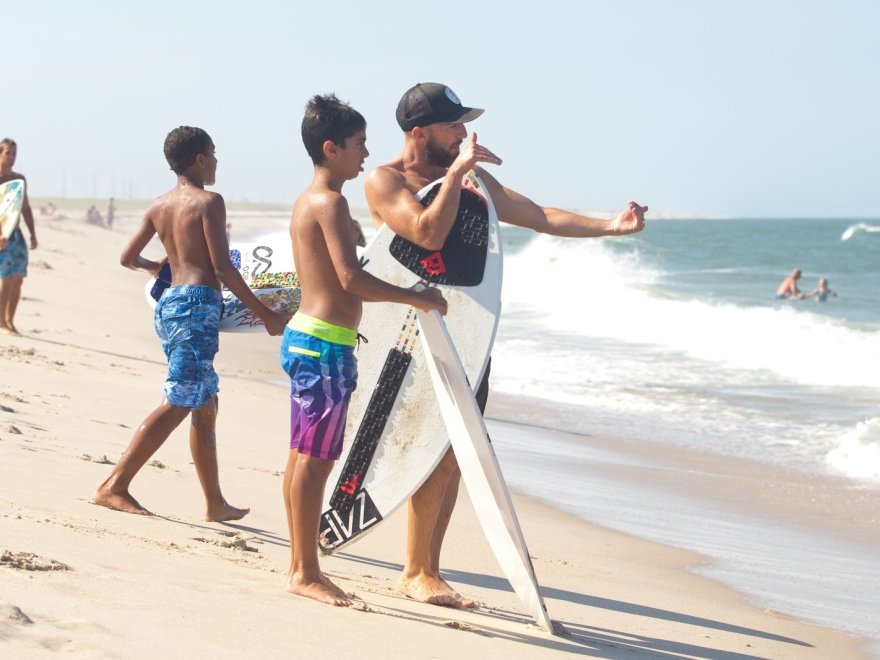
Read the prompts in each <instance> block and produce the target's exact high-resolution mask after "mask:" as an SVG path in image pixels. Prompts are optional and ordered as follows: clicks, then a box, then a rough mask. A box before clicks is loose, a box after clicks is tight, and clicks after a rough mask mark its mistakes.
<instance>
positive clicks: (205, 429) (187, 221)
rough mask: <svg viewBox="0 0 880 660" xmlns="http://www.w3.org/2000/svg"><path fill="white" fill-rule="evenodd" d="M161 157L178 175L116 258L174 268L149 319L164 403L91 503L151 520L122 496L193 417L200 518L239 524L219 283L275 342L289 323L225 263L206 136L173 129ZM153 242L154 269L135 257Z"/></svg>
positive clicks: (135, 266)
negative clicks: (158, 246)
mask: <svg viewBox="0 0 880 660" xmlns="http://www.w3.org/2000/svg"><path fill="white" fill-rule="evenodd" d="M165 157H166V159H167V160H168V164H169V165H170V166H171V169H172V170H173V171H174V172H175V173H176V174H177V185H176V186H175V187H174V188H172V189H171V190H170V191H168V192H167V193H165V194H164V195H162V196H161V197H159V198H158V199H156V200H155V201H154V202H153V205H152V206H151V207H150V209H149V210H148V211H147V213H146V214H145V215H144V219H143V220H142V221H141V224H140V226H139V227H138V228H137V230H136V231H135V233H134V235H133V236H132V238H131V240H130V241H129V243H128V245H126V246H125V249H123V251H122V256H121V258H120V262H121V263H122V265H123V266H125V267H126V268H131V269H132V270H145V271H147V272H148V273H150V274H151V275H153V276H155V275H156V274H157V273H158V272H159V270H160V268H161V267H162V265H163V264H164V262H165V261H167V262H168V263H169V264H170V266H171V276H172V281H171V286H169V287H168V288H167V289H166V290H165V291H164V293H163V294H162V297H161V298H160V299H159V302H158V304H157V305H156V311H155V315H154V325H155V328H156V333H157V334H158V335H159V338H160V339H161V341H162V349H163V350H164V351H165V355H166V357H167V358H168V375H167V377H166V379H165V385H164V391H165V399H164V400H163V401H162V404H161V405H160V406H159V407H158V408H156V409H155V410H154V411H153V412H151V413H150V414H149V416H148V417H147V418H146V420H144V422H143V423H142V424H141V425H140V426H139V427H138V430H137V431H136V432H135V434H134V437H133V438H132V440H131V443H130V444H129V445H128V448H127V449H126V450H125V453H124V454H123V455H122V458H121V459H120V460H119V462H118V463H117V464H116V466H115V467H114V468H113V471H112V472H111V473H110V476H109V477H107V479H106V480H105V481H104V483H102V484H101V485H100V486H99V487H98V490H97V492H96V493H95V496H94V500H93V501H94V502H95V504H100V505H102V506H106V507H109V508H111V509H117V510H119V511H124V512H126V513H137V514H141V515H147V516H149V515H152V514H151V513H150V512H149V511H148V510H147V509H145V508H144V507H143V506H141V505H140V504H139V503H138V501H137V500H135V499H134V498H133V497H132V496H131V495H130V494H129V492H128V487H129V484H130V483H131V480H132V479H133V478H134V476H135V475H136V474H137V473H138V471H139V470H140V469H141V468H142V467H143V466H144V464H145V463H146V462H147V461H148V460H149V459H150V457H151V456H152V455H153V454H154V453H155V452H156V450H157V449H159V447H161V446H162V444H163V443H164V442H165V440H167V439H168V436H169V435H170V434H171V432H172V431H173V430H174V429H175V428H177V426H178V425H179V424H180V423H181V422H182V421H183V420H184V419H185V418H186V416H187V415H190V414H191V416H192V426H191V427H190V436H189V437H190V451H191V452H192V456H193V463H195V466H196V472H197V473H198V475H199V481H200V482H201V485H202V490H203V491H204V493H205V501H206V505H207V511H206V513H205V520H208V521H223V520H238V519H239V518H242V517H243V516H245V515H246V514H247V513H248V512H249V511H250V509H239V508H236V507H234V506H231V505H230V504H228V503H227V502H226V500H225V499H224V498H223V495H222V493H221V491H220V479H219V477H218V472H217V447H216V438H215V435H214V429H215V425H216V418H217V410H218V406H219V403H218V398H217V390H218V387H217V385H218V378H217V373H216V372H215V371H214V364H213V362H214V355H215V354H216V353H217V350H218V348H219V336H218V333H219V328H220V314H221V311H222V304H223V302H222V297H221V294H220V284H221V282H222V283H223V284H225V285H226V287H227V288H228V289H229V290H230V291H231V292H232V293H233V294H234V295H235V296H236V297H238V299H239V300H241V301H242V302H243V303H245V304H246V305H247V306H248V307H249V308H250V309H251V310H252V311H253V312H254V314H256V315H257V316H258V317H259V318H260V319H261V320H262V321H263V323H265V325H266V331H267V332H268V333H269V334H270V335H280V334H281V332H282V331H283V329H284V324H285V323H286V321H287V317H286V316H284V315H282V314H280V313H278V312H275V311H273V310H271V309H269V308H268V307H266V306H265V305H263V303H261V302H260V301H259V300H258V299H257V298H256V296H254V294H253V292H252V291H251V290H250V289H249V288H248V286H247V284H245V281H244V280H243V279H242V277H241V275H240V274H239V272H238V271H237V270H236V269H235V267H233V265H232V263H231V262H230V261H229V243H228V242H227V240H226V206H225V204H224V202H223V198H222V197H221V196H220V195H219V194H217V193H214V192H209V191H207V190H205V186H210V185H213V184H214V182H215V178H216V171H217V157H216V156H215V155H214V143H213V142H212V140H211V138H210V137H209V136H208V134H207V133H206V132H205V131H203V130H202V129H200V128H192V127H189V126H181V127H179V128H176V129H174V130H173V131H171V132H170V133H169V134H168V137H167V138H166V140H165ZM155 234H158V235H159V238H160V239H161V241H162V245H163V246H164V247H165V251H166V252H167V255H168V256H167V258H166V259H163V260H162V261H160V262H156V261H151V260H149V259H146V258H144V257H142V256H141V251H142V250H143V249H144V248H145V247H146V246H147V244H148V243H149V242H150V239H152V238H153V236H154V235H155Z"/></svg>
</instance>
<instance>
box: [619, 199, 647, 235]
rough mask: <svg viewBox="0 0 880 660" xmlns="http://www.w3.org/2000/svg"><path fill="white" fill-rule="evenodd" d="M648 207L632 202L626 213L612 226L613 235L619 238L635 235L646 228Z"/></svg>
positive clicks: (623, 212) (621, 214)
mask: <svg viewBox="0 0 880 660" xmlns="http://www.w3.org/2000/svg"><path fill="white" fill-rule="evenodd" d="M647 211H648V207H647V206H641V205H639V204H636V203H635V202H630V203H629V206H627V209H626V211H622V212H621V213H620V214H618V216H617V217H616V218H614V222H612V224H611V233H612V234H615V235H617V236H623V235H625V234H635V233H637V232H640V231H642V230H643V229H644V228H645V213H647Z"/></svg>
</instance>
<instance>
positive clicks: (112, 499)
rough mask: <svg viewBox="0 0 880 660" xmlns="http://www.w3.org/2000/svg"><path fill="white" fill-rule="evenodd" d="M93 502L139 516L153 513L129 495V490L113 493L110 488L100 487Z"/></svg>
mask: <svg viewBox="0 0 880 660" xmlns="http://www.w3.org/2000/svg"><path fill="white" fill-rule="evenodd" d="M92 502H94V503H95V504H99V505H100V506H106V507H107V508H108V509H116V510H117V511H122V512H123V513H134V514H137V515H139V516H152V515H153V514H152V513H151V512H150V511H148V510H147V509H145V508H144V507H142V506H141V505H140V502H138V501H137V500H136V499H134V498H133V497H132V496H131V495H129V494H128V491H125V492H123V493H111V492H110V491H109V490H105V489H103V488H99V489H98V490H97V491H96V492H95V496H94V497H93V498H92Z"/></svg>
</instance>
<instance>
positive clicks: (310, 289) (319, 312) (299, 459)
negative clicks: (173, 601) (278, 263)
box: [281, 94, 446, 606]
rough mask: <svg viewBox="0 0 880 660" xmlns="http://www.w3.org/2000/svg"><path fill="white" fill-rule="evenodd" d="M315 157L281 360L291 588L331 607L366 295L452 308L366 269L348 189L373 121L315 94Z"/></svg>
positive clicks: (310, 140)
mask: <svg viewBox="0 0 880 660" xmlns="http://www.w3.org/2000/svg"><path fill="white" fill-rule="evenodd" d="M302 137H303V143H304V144H305V147H306V150H307V151H308V152H309V155H310V156H311V157H312V160H313V162H314V163H315V174H314V178H313V179H312V182H311V184H310V185H309V187H308V188H307V189H306V190H305V191H303V192H302V194H300V195H299V197H297V199H296V202H295V203H294V206H293V213H292V215H291V220H290V239H291V243H292V247H293V257H294V262H295V263H296V264H297V275H298V276H299V280H300V286H301V289H302V303H301V305H300V308H299V311H298V312H297V313H296V314H295V315H294V317H293V318H292V319H291V321H290V323H288V325H287V328H286V329H285V330H284V339H283V341H282V345H281V366H282V368H283V369H284V371H285V372H287V374H288V375H289V376H290V410H291V413H290V453H289V455H288V461H287V468H286V470H285V473H284V507H285V510H286V512H287V523H288V527H289V531H290V539H291V542H290V548H291V557H290V569H289V571H288V574H287V591H289V592H290V593H293V594H297V595H300V596H306V597H308V598H314V599H315V600H318V601H321V602H324V603H329V604H332V605H339V606H347V605H350V604H351V601H350V600H349V598H348V596H347V595H346V594H345V592H344V591H343V590H342V589H340V588H339V587H337V586H336V585H335V584H333V583H332V582H331V581H330V580H329V578H327V577H326V576H325V575H324V574H323V573H322V572H321V569H320V566H319V565H318V523H319V519H320V515H321V503H322V499H323V494H324V486H325V484H326V482H327V476H328V475H329V474H330V470H331V469H332V467H333V461H335V460H337V459H338V458H339V456H340V454H341V452H342V441H343V432H344V430H345V417H346V412H347V409H348V402H349V400H350V398H351V393H352V392H353V391H354V389H355V387H356V386H357V361H356V358H355V356H354V347H355V344H356V343H357V327H358V324H359V323H360V319H361V312H362V304H363V302H364V301H372V302H377V301H390V302H399V303H403V304H406V305H412V306H414V307H416V308H418V309H420V310H424V311H431V310H438V311H440V312H442V313H445V312H446V300H444V298H443V296H442V294H441V293H440V292H439V291H438V290H437V289H424V290H421V291H416V290H414V289H404V288H401V287H397V286H394V285H392V284H388V283H387V282H383V281H382V280H380V279H377V278H376V277H374V276H372V275H370V274H369V273H367V272H365V271H364V270H363V269H362V268H361V265H360V263H359V261H358V256H357V253H356V251H355V240H356V237H355V233H354V230H353V228H352V223H353V220H352V217H351V213H350V212H349V209H348V202H347V201H346V199H345V197H343V196H342V186H343V184H344V183H345V182H346V181H348V180H349V179H354V178H356V177H357V176H358V173H360V172H361V171H363V163H364V159H365V158H366V157H367V156H368V155H369V152H368V151H367V148H366V139H367V136H366V122H365V121H364V118H363V117H362V116H361V115H360V113H358V112H357V111H355V110H354V109H352V108H351V107H350V106H348V105H347V104H345V103H342V102H341V101H339V99H337V98H336V96H334V95H332V94H330V95H327V96H315V97H313V98H312V99H311V100H310V101H309V103H308V105H307V106H306V112H305V116H304V117H303V122H302Z"/></svg>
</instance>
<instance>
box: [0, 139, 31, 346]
mask: <svg viewBox="0 0 880 660" xmlns="http://www.w3.org/2000/svg"><path fill="white" fill-rule="evenodd" d="M17 155H18V145H16V144H15V140H11V139H9V138H4V139H3V140H2V141H0V183H6V182H7V181H12V180H14V179H21V180H22V181H25V178H24V175H23V174H19V173H18V172H14V171H13V170H12V167H13V165H15V157H16V156H17ZM21 217H22V218H24V223H25V225H27V228H28V232H29V233H30V235H31V242H30V249H31V250H35V249H36V248H37V232H36V229H35V228H34V213H33V211H32V210H31V203H30V201H29V200H28V196H27V190H25V194H24V204H23V205H22V207H21ZM27 267H28V246H27V243H25V240H24V234H23V233H22V231H21V225H19V226H18V227H16V228H15V231H13V232H12V236H10V237H9V239H8V240H7V239H5V238H3V237H2V236H0V334H4V335H11V336H13V337H19V336H21V333H20V332H19V331H18V329H17V328H16V327H15V311H16V310H17V309H18V301H19V300H20V299H21V285H22V284H23V283H24V278H25V277H27Z"/></svg>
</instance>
